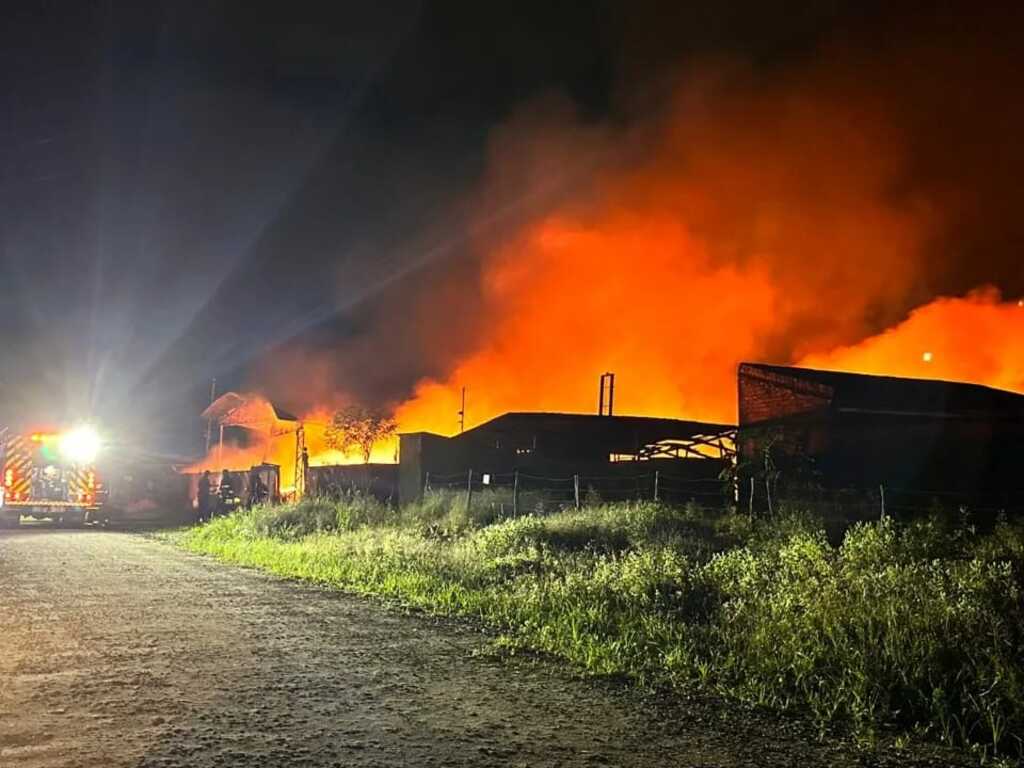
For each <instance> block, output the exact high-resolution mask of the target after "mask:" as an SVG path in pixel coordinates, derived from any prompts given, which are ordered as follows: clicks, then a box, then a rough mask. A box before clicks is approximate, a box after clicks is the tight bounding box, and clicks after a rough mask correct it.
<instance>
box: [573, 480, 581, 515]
mask: <svg viewBox="0 0 1024 768" xmlns="http://www.w3.org/2000/svg"><path fill="white" fill-rule="evenodd" d="M572 495H573V498H574V499H575V500H576V509H577V510H578V509H579V508H580V476H579V475H573V476H572Z"/></svg>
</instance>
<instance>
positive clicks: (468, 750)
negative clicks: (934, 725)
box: [0, 528, 939, 768]
mask: <svg viewBox="0 0 1024 768" xmlns="http://www.w3.org/2000/svg"><path fill="white" fill-rule="evenodd" d="M0 589H2V596H0V765H2V766H5V767H7V766H25V767H26V768H27V767H29V766H31V767H33V768H34V767H36V766H47V767H48V768H49V767H51V766H61V767H63V766H104V768H107V767H109V766H183V767H184V766H188V768H204V767H205V766H241V767H242V768H247V767H249V766H253V767H255V766H293V765H294V766H531V767H533V766H613V765H614V766H669V765H671V766H708V767H710V766H739V765H759V766H773V765H777V766H790V765H801V766H818V765H822V766H824V765H839V766H845V765H850V766H853V765H874V764H891V765H914V764H920V765H925V764H929V765H936V764H939V763H937V762H936V761H935V758H934V756H932V758H931V759H926V758H925V757H924V756H922V757H920V758H917V757H915V758H911V757H910V756H908V755H902V756H900V755H889V756H888V757H881V756H879V755H878V754H870V755H868V754H864V753H858V752H856V751H855V750H853V749H851V748H850V747H848V746H843V745H835V744H830V743H827V742H826V743H822V742H820V741H818V740H817V739H816V738H815V736H814V734H813V733H811V732H809V731H808V730H807V729H806V727H804V726H801V725H799V724H797V723H794V722H792V721H782V720H779V719H776V718H771V717H767V716H764V715H755V714H751V713H748V712H743V711H740V710H737V709H736V708H732V707H727V706H722V705H721V704H717V703H715V702H711V701H705V700H693V701H683V700H678V699H675V698H673V699H671V700H665V699H653V698H651V697H642V696H641V695H640V694H639V693H637V692H635V691H634V690H631V689H629V688H627V687H625V686H621V685H615V684H610V683H602V682H599V681H594V680H586V679H580V678H578V677H576V676H574V675H573V674H572V673H571V671H569V670H567V669H564V668H562V667H560V666H559V665H557V664H555V663H553V662H550V661H545V660H536V659H532V660H531V659H519V660H498V659H495V658H494V657H493V656H491V655H490V654H488V653H486V652H484V653H481V651H486V649H487V647H488V644H487V639H486V638H485V637H484V636H482V635H481V634H479V633H478V632H475V631H473V630H472V628H469V627H466V626H462V625H459V624H456V623H453V622H448V621H442V620H435V619H431V618H429V617H426V616H422V615H418V614H412V615H410V614H409V613H407V612H404V611H402V610H400V609H398V608H395V607H389V606H387V605H382V604H381V603H379V602H375V601H370V600H364V599H361V598H357V597H351V596H347V595H342V594H338V593H334V592H329V591H325V590H320V589H317V588H315V587H312V586H307V585H302V584H296V583H292V582H287V581H282V580H278V579H275V578H272V577H269V576H266V575H263V574H260V573H257V572H254V571H250V570H243V569H238V568H232V567H228V566H222V565H219V564H217V563H215V562H213V561H211V560H208V559H205V558H201V557H198V556H194V555H189V554H186V553H183V552H180V551H178V550H176V549H174V548H172V547H170V546H168V545H166V544H162V543H159V542H156V541H153V540H151V539H147V538H145V537H143V536H139V535H133V534H128V533H114V532H106V531H66V530H55V529H46V528H23V529H21V530H18V531H2V532H0Z"/></svg>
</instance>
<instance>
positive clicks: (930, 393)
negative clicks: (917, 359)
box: [739, 363, 1024, 420]
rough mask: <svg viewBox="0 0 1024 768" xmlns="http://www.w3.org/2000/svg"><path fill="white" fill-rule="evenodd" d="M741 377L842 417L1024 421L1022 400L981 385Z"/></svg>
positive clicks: (775, 368)
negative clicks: (806, 399)
mask: <svg viewBox="0 0 1024 768" xmlns="http://www.w3.org/2000/svg"><path fill="white" fill-rule="evenodd" d="M739 375H740V378H743V377H745V376H746V377H752V378H760V379H762V380H767V381H771V382H772V383H774V384H777V385H778V386H782V387H786V388H789V389H791V390H793V391H794V392H799V393H801V394H806V395H811V396H813V397H816V398H819V399H821V400H822V402H823V403H825V404H826V405H827V407H828V408H830V409H832V410H836V411H839V412H841V413H864V414H876V415H893V416H922V417H928V418H968V417H970V418H1000V419H1008V420H1022V419H1024V395H1020V394H1017V393H1015V392H1009V391H1006V390H1002V389H995V388H993V387H987V386H984V385H981V384H969V383H965V382H953V381H942V380H937V379H913V378H900V377H895V376H874V375H869V374H863V373H845V372H839V371H820V370H815V369H811V368H794V367H789V366H781V365H763V364H761V363H741V364H740V368H739Z"/></svg>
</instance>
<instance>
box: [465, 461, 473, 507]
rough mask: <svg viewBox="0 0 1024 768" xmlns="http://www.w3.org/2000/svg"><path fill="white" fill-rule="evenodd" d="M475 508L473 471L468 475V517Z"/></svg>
mask: <svg viewBox="0 0 1024 768" xmlns="http://www.w3.org/2000/svg"><path fill="white" fill-rule="evenodd" d="M472 508H473V470H472V469H471V470H469V474H467V475H466V515H469V511H470V510H471V509H472Z"/></svg>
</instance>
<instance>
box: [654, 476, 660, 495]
mask: <svg viewBox="0 0 1024 768" xmlns="http://www.w3.org/2000/svg"><path fill="white" fill-rule="evenodd" d="M658 479H659V472H658V470H654V500H655V501H657V500H658Z"/></svg>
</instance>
